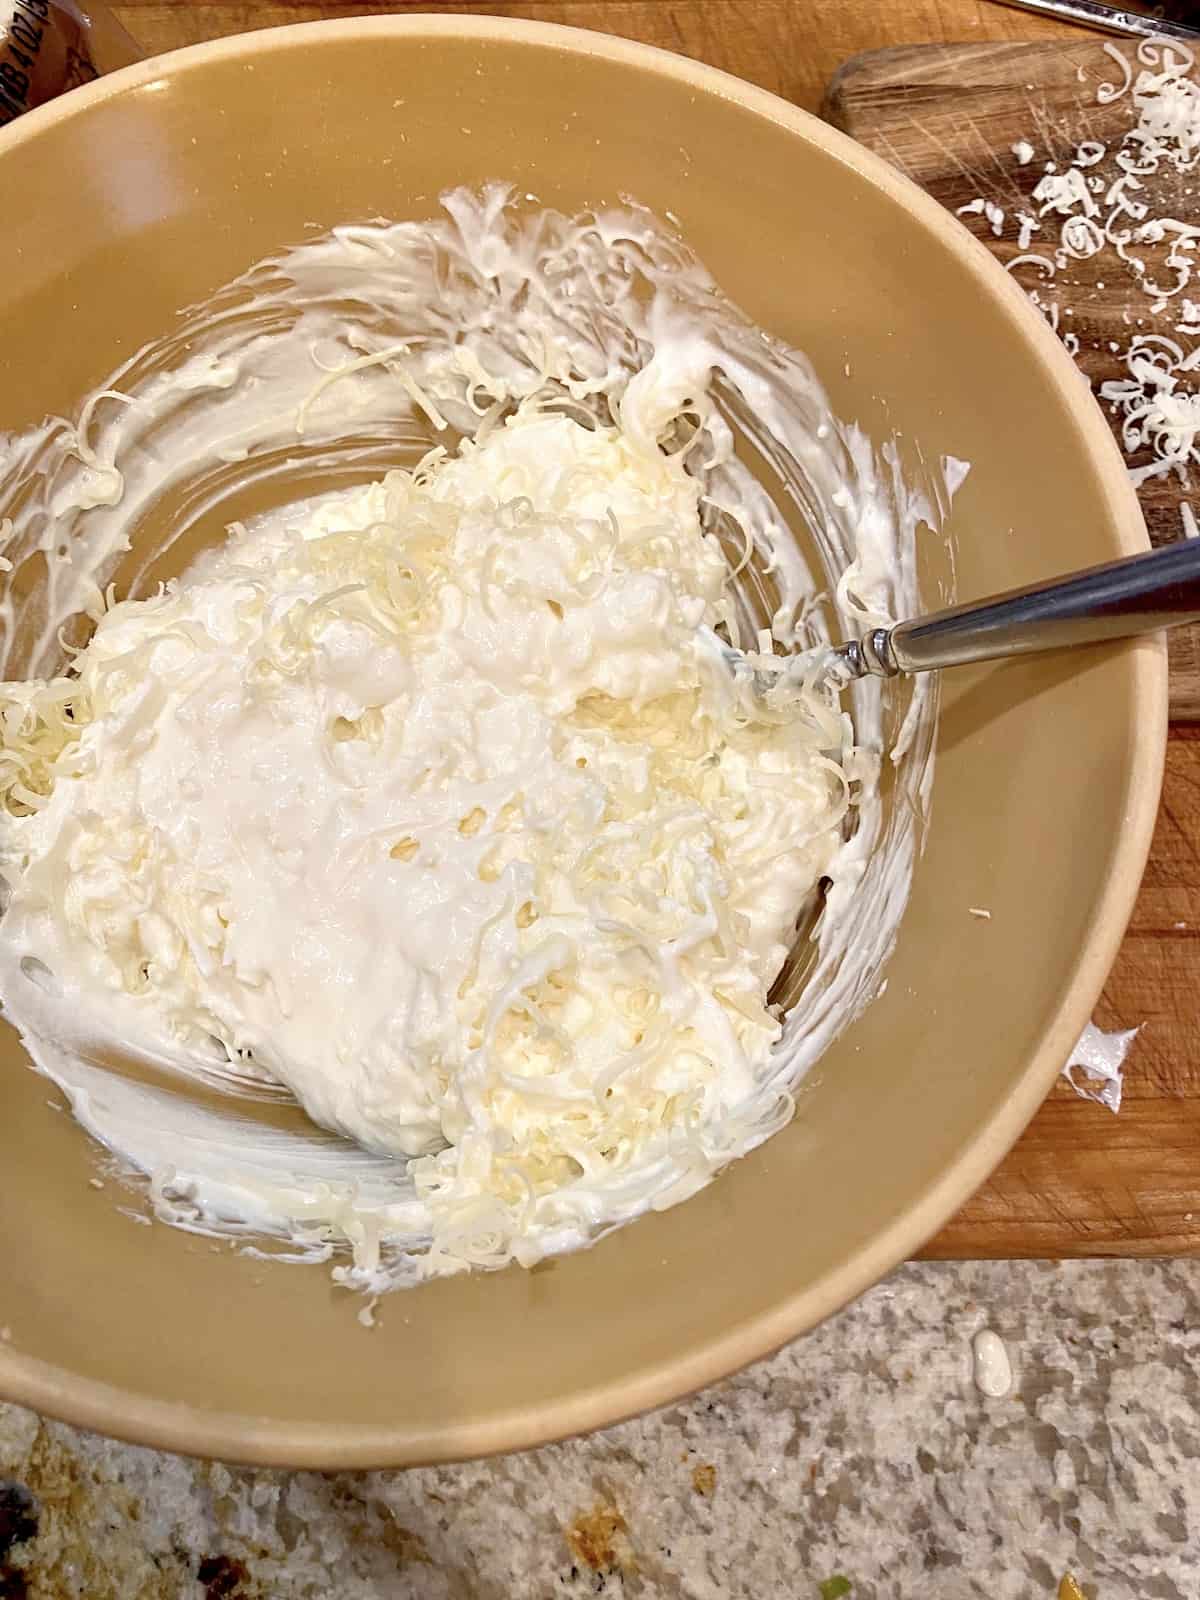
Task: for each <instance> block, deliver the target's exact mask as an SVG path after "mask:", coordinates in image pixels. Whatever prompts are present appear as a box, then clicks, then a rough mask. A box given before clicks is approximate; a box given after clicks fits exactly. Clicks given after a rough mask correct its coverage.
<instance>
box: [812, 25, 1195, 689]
mask: <svg viewBox="0 0 1200 1600" xmlns="http://www.w3.org/2000/svg"><path fill="white" fill-rule="evenodd" d="M1121 48H1122V51H1123V53H1124V54H1125V55H1126V56H1127V57H1132V56H1133V53H1134V50H1133V46H1132V44H1130V43H1123V44H1122V46H1121ZM1120 81H1121V71H1120V69H1119V67H1118V66H1117V63H1116V62H1115V61H1114V60H1113V58H1112V56H1111V55H1110V54H1109V53H1108V52H1107V51H1106V50H1105V47H1104V43H1103V42H1102V41H1100V40H1097V39H1094V38H1081V39H1079V40H1077V41H1074V42H1072V43H1065V42H1059V43H1054V44H1046V43H1042V44H1011V43H982V44H977V45H946V46H938V45H918V46H915V47H910V48H894V49H888V50H876V51H870V52H868V53H867V54H865V55H861V56H858V57H855V58H854V59H853V60H851V61H849V62H847V63H846V64H845V65H843V66H842V67H841V68H839V70H838V71H837V73H836V74H835V75H834V78H833V80H832V82H831V84H830V88H829V93H828V95H827V96H826V100H825V104H824V111H825V114H826V115H827V116H828V117H829V119H830V120H831V121H832V122H835V123H836V124H837V125H838V126H839V127H841V128H844V129H845V130H846V131H847V132H848V133H851V134H853V136H854V137H855V138H856V139H858V140H860V141H861V142H862V143H863V144H865V145H867V146H868V147H869V148H870V149H872V150H875V151H876V152H877V153H878V154H880V155H882V156H884V157H885V159H886V160H888V161H890V162H891V163H892V165H893V166H896V167H899V168H900V170H901V171H902V172H904V173H906V174H907V175H908V176H909V177H910V178H912V179H914V181H915V182H917V183H919V184H920V185H921V187H922V188H924V189H928V191H929V192H930V194H932V195H933V196H934V198H935V199H937V200H939V201H941V203H942V204H943V205H944V206H945V207H946V208H947V210H949V211H957V210H958V209H959V208H960V207H961V206H964V205H970V204H971V203H973V202H976V201H978V200H981V199H982V200H984V201H987V202H990V203H991V204H993V205H997V206H999V207H1001V209H1002V210H1003V212H1004V219H1003V221H1002V222H1001V223H1000V224H999V226H1000V227H1001V229H1002V232H1001V233H1000V234H999V235H997V234H996V233H995V232H994V231H993V228H992V225H991V224H990V223H989V221H988V219H987V218H986V217H985V216H981V215H978V214H976V215H971V216H964V218H963V220H964V222H965V223H966V224H967V226H969V227H970V228H971V231H972V232H973V233H974V234H975V235H976V236H977V237H978V238H979V239H980V240H981V241H982V242H983V243H984V244H985V245H986V246H987V247H988V249H989V250H990V251H991V252H992V254H993V255H994V256H995V257H996V258H997V260H999V261H1000V262H1002V263H1003V264H1004V265H1008V263H1010V262H1012V261H1014V260H1016V259H1017V258H1018V257H1020V256H1021V255H1023V254H1024V253H1025V252H1024V251H1022V249H1021V246H1020V241H1019V237H1018V227H1017V224H1016V221H1015V214H1016V213H1017V212H1018V211H1023V212H1025V213H1026V214H1028V215H1032V216H1035V217H1036V215H1037V212H1038V202H1037V201H1035V200H1033V198H1032V193H1033V189H1034V187H1035V186H1036V184H1037V183H1038V181H1039V179H1040V178H1041V177H1042V175H1043V173H1044V171H1045V168H1046V164H1047V163H1053V164H1054V165H1055V167H1056V168H1057V169H1058V171H1060V172H1062V171H1065V170H1066V169H1067V168H1068V167H1069V166H1070V164H1071V161H1072V158H1073V156H1074V155H1075V152H1076V149H1077V147H1078V146H1079V145H1080V143H1081V142H1083V141H1084V140H1096V141H1099V143H1101V144H1103V145H1105V146H1106V147H1109V148H1110V149H1111V148H1112V147H1114V146H1117V145H1119V143H1120V139H1121V135H1122V134H1123V133H1124V132H1125V130H1126V129H1127V128H1128V127H1129V126H1130V110H1129V102H1128V100H1127V99H1121V100H1116V101H1113V102H1112V103H1111V104H1109V105H1100V104H1098V103H1097V100H1096V90H1097V88H1098V86H1099V85H1101V84H1106V83H1119V82H1120ZM1021 142H1026V143H1028V144H1029V145H1030V146H1031V147H1032V148H1033V149H1034V151H1035V152H1036V153H1035V156H1034V159H1033V160H1030V161H1027V162H1026V163H1025V164H1022V163H1021V162H1020V161H1019V160H1018V159H1017V156H1016V154H1015V153H1014V150H1013V146H1014V145H1019V144H1020V143H1021ZM1088 175H1089V176H1093V175H1094V176H1096V177H1098V178H1100V179H1102V180H1103V181H1104V182H1105V185H1106V186H1107V184H1108V183H1109V182H1111V181H1112V179H1113V178H1115V177H1117V176H1118V175H1119V173H1118V169H1117V168H1116V167H1115V165H1114V163H1113V162H1112V160H1111V158H1109V159H1105V160H1102V161H1101V162H1100V163H1099V164H1098V165H1097V167H1096V168H1095V170H1094V174H1093V172H1092V170H1091V169H1089V174H1088ZM1141 198H1142V199H1143V200H1145V201H1148V202H1149V204H1150V215H1151V216H1155V215H1160V216H1169V217H1176V218H1178V220H1179V221H1181V222H1185V223H1189V224H1192V225H1193V226H1194V225H1197V224H1200V183H1194V182H1193V178H1192V175H1191V174H1187V175H1181V174H1179V173H1177V172H1174V171H1172V170H1167V171H1164V172H1162V173H1160V174H1158V175H1157V176H1155V177H1154V178H1151V179H1148V180H1147V187H1146V189H1145V191H1144V192H1143V194H1142V196H1141ZM1061 222H1062V219H1061V218H1057V219H1055V218H1048V219H1046V220H1045V222H1044V224H1043V227H1042V229H1041V231H1040V232H1039V233H1037V234H1034V235H1033V237H1032V239H1031V241H1030V242H1029V244H1028V245H1027V247H1026V248H1027V250H1028V251H1032V252H1041V253H1048V254H1050V255H1053V253H1054V249H1055V246H1056V245H1057V243H1058V230H1059V226H1060V225H1061ZM1167 248H1168V246H1167V245H1166V244H1164V245H1162V246H1160V247H1157V248H1147V249H1144V250H1141V251H1139V252H1138V253H1139V255H1141V256H1142V257H1143V258H1144V259H1145V260H1146V261H1147V263H1148V264H1149V270H1148V272H1147V274H1146V276H1147V277H1148V278H1149V279H1151V281H1155V282H1159V283H1167V284H1170V283H1172V282H1173V281H1174V276H1175V275H1174V273H1173V272H1172V271H1171V270H1170V269H1169V268H1168V267H1166V266H1165V265H1164V257H1165V256H1166V254H1167ZM1017 278H1018V281H1019V282H1020V283H1022V285H1023V286H1025V287H1027V288H1030V287H1032V288H1035V289H1036V290H1037V291H1038V293H1039V295H1040V296H1041V298H1042V299H1043V301H1044V302H1045V304H1046V306H1047V308H1049V307H1050V306H1051V305H1052V304H1053V305H1055V306H1056V307H1057V313H1058V316H1059V331H1060V332H1063V333H1068V334H1072V335H1074V338H1075V339H1076V340H1078V352H1077V354H1076V364H1077V365H1078V366H1079V368H1080V370H1081V371H1082V372H1083V373H1084V375H1085V377H1086V378H1087V379H1088V382H1089V383H1090V384H1091V385H1092V388H1093V390H1094V392H1095V393H1096V395H1097V396H1098V397H1099V394H1100V386H1101V384H1103V383H1105V382H1107V381H1108V380H1110V379H1114V378H1119V377H1122V376H1124V375H1125V369H1124V366H1123V363H1122V360H1121V354H1120V352H1121V351H1122V350H1124V349H1125V348H1126V347H1127V346H1128V344H1129V341H1130V339H1131V337H1133V336H1134V335H1136V334H1138V333H1152V332H1159V333H1164V334H1167V335H1169V336H1174V334H1175V325H1176V323H1177V322H1178V320H1179V316H1178V312H1177V311H1176V310H1175V307H1176V306H1177V304H1178V302H1177V301H1172V302H1171V304H1170V306H1168V307H1167V308H1166V309H1165V310H1164V312H1163V314H1162V315H1161V316H1157V317H1155V316H1153V315H1152V313H1151V309H1150V307H1151V304H1152V302H1151V300H1150V298H1149V297H1148V296H1147V295H1146V294H1145V293H1144V291H1143V290H1142V289H1140V288H1139V287H1138V284H1137V281H1136V279H1135V277H1134V275H1133V273H1132V271H1131V270H1130V269H1129V268H1128V267H1127V266H1126V265H1125V264H1124V263H1123V262H1121V261H1120V260H1119V259H1118V257H1117V255H1116V252H1115V251H1114V250H1112V249H1111V248H1107V249H1104V250H1101V251H1100V252H1099V253H1098V254H1096V255H1094V256H1092V257H1091V258H1090V259H1089V260H1085V261H1072V262H1071V263H1070V264H1069V266H1068V267H1067V268H1066V269H1064V270H1063V271H1060V272H1059V274H1058V277H1057V279H1056V280H1055V281H1054V282H1053V283H1047V282H1046V280H1045V277H1044V274H1043V272H1042V269H1041V268H1040V267H1038V266H1036V265H1034V264H1029V265H1025V266H1019V267H1018V268H1017ZM1195 294H1196V295H1200V277H1197V280H1196V288H1195ZM1106 409H1108V408H1106ZM1111 420H1112V423H1113V431H1114V433H1116V434H1117V437H1118V442H1119V439H1120V418H1119V417H1113V418H1112V419H1111ZM1149 460H1150V456H1149V453H1148V452H1147V453H1145V454H1142V455H1139V456H1137V457H1135V458H1134V461H1133V464H1134V465H1137V466H1141V465H1143V464H1145V463H1146V462H1147V461H1149ZM1140 498H1141V502H1142V510H1143V512H1144V514H1145V517H1146V525H1147V527H1148V528H1149V529H1150V536H1151V538H1152V539H1153V540H1154V542H1155V543H1156V544H1163V543H1166V542H1168V541H1170V540H1173V539H1177V538H1179V537H1180V533H1181V523H1180V515H1179V503H1180V500H1181V499H1183V498H1186V496H1185V494H1184V491H1183V490H1182V489H1181V487H1180V485H1179V483H1178V481H1177V480H1176V478H1175V477H1174V476H1173V475H1172V476H1170V477H1163V478H1156V479H1152V480H1150V481H1148V482H1147V483H1145V484H1144V485H1143V486H1142V488H1141V491H1140ZM1195 501H1196V505H1195V509H1197V510H1200V485H1197V486H1196V495H1195ZM1171 712H1172V715H1173V716H1174V717H1177V718H1181V717H1189V718H1197V717H1200V628H1186V629H1181V630H1179V631H1178V632H1177V633H1175V634H1174V635H1173V636H1172V640H1171Z"/></svg>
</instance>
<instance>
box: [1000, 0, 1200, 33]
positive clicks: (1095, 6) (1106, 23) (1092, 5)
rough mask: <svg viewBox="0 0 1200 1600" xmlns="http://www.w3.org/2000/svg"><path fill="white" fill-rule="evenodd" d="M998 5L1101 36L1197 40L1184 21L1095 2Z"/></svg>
mask: <svg viewBox="0 0 1200 1600" xmlns="http://www.w3.org/2000/svg"><path fill="white" fill-rule="evenodd" d="M1001 4H1002V5H1007V6H1013V7H1015V8H1017V9H1019V10H1021V11H1033V12H1035V13H1036V14H1037V15H1038V16H1041V17H1057V18H1058V19H1059V21H1060V22H1075V23H1078V24H1079V25H1080V26H1081V27H1084V28H1098V29H1099V30H1100V31H1101V32H1102V33H1123V34H1128V35H1130V36H1132V37H1133V38H1135V39H1180V40H1183V41H1184V42H1188V41H1195V40H1197V39H1200V28H1194V27H1192V26H1191V25H1190V24H1189V23H1186V22H1172V21H1170V20H1169V19H1168V18H1167V17H1155V16H1151V15H1150V14H1149V13H1147V12H1144V11H1122V10H1121V9H1120V8H1119V7H1117V6H1108V5H1101V4H1099V3H1098V0H1001Z"/></svg>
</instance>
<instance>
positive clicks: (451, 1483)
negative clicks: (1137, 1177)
mask: <svg viewBox="0 0 1200 1600" xmlns="http://www.w3.org/2000/svg"><path fill="white" fill-rule="evenodd" d="M986 1326H991V1327H992V1328H994V1329H995V1330H996V1331H997V1332H998V1333H1000V1334H1001V1335H1002V1337H1003V1338H1004V1340H1005V1343H1006V1345H1007V1348H1008V1351H1009V1353H1010V1355H1011V1358H1012V1362H1013V1366H1014V1371H1015V1381H1014V1386H1013V1389H1012V1392H1011V1394H1010V1395H1009V1396H1008V1397H1007V1398H1005V1399H1002V1400H989V1399H986V1398H985V1397H984V1396H983V1395H981V1394H980V1393H979V1391H978V1390H977V1389H976V1387H975V1384H974V1382H973V1380H972V1375H971V1341H972V1337H973V1336H974V1334H975V1333H976V1332H977V1331H978V1330H979V1329H980V1328H982V1327H986ZM1065 1572H1070V1573H1072V1574H1073V1575H1074V1576H1075V1577H1076V1578H1077V1579H1078V1581H1079V1583H1080V1586H1081V1589H1082V1592H1083V1593H1084V1594H1085V1595H1086V1596H1088V1597H1089V1600H1196V1597H1197V1596H1200V1261H1184V1262H1171V1263H1168V1262H1132V1261H1113V1262H1075V1263H1066V1264H1061V1265H1056V1264H1043V1263H1024V1262H1016V1263H1014V1262H975V1263H967V1264H963V1265H948V1264H938V1265H916V1266H909V1267H906V1268H904V1269H902V1270H901V1271H900V1272H898V1273H896V1274H895V1276H894V1277H892V1278H891V1279H890V1280H889V1281H888V1282H887V1283H885V1284H883V1285H881V1286H880V1287H879V1288H877V1289H875V1290H873V1291H872V1292H871V1293H870V1294H868V1295H867V1296H866V1297H865V1298H864V1299H862V1300H861V1301H859V1303H858V1304H857V1305H855V1306H853V1307H851V1308H850V1309H849V1310H848V1311H845V1312H843V1313H842V1314H841V1315H840V1316H839V1317H836V1318H834V1319H833V1321H831V1322H829V1323H828V1324H826V1326H825V1327H823V1328H821V1329H820V1330H819V1331H818V1332H816V1333H815V1334H813V1335H811V1336H810V1337H809V1338H807V1339H804V1340H801V1341H800V1342H799V1343H797V1344H795V1345H793V1346H792V1347H791V1348H790V1349H788V1350H786V1351H784V1352H783V1353H782V1354H781V1355H779V1356H777V1357H776V1358H775V1359H774V1360H772V1361H768V1362H764V1363H762V1364H761V1365H759V1366H757V1367H754V1368H752V1369H751V1370H750V1371H748V1372H745V1373H743V1374H742V1375H741V1376H740V1377H737V1378H734V1379H732V1380H730V1381H729V1382H728V1383H725V1384H722V1385H720V1386H719V1387H717V1388H714V1389H711V1390H709V1391H707V1392H706V1393H704V1394H701V1395H699V1396H698V1397H697V1398H695V1399H694V1400H690V1401H688V1402H686V1403H685V1404H683V1405H679V1406H674V1407H671V1408H669V1409H668V1410H665V1411H661V1412H658V1413H656V1414H655V1415H653V1416H650V1417H647V1418H645V1419H643V1420H641V1421H639V1422H631V1423H626V1424H624V1425H623V1426H621V1427H617V1428H612V1429H610V1430H609V1431H608V1432H606V1433H600V1434H595V1435H593V1436H592V1437H591V1438H588V1439H582V1440H577V1441H574V1442H572V1443H568V1444H564V1445H556V1446H552V1447H549V1448H547V1449H544V1450H539V1451H536V1452H534V1453H532V1454H529V1455H524V1456H511V1457H507V1458H504V1459H501V1460H496V1461H490V1462H484V1463H481V1464H478V1465H471V1466H465V1467H451V1468H438V1469H428V1470H422V1471H413V1472H379V1473H364V1474H350V1473H344V1474H337V1475H333V1476H328V1477H325V1476H321V1475H319V1474H315V1473H283V1472H267V1471H258V1470H248V1469H242V1468H227V1467H222V1466H218V1465H213V1464H210V1463H200V1462H191V1461H185V1460H182V1459H180V1458H178V1457H175V1456H164V1455H159V1454H156V1453H155V1452H153V1451H149V1450H139V1449H133V1448H130V1447H128V1446H125V1445H117V1444H111V1443H109V1442H107V1441H105V1440H101V1439H97V1438H93V1437H90V1436H88V1435H85V1434H81V1433H76V1432H74V1431H73V1430H72V1429H70V1428H66V1427H62V1426H59V1425H58V1424H55V1423H45V1422H42V1421H40V1420H39V1419H38V1418H37V1417H35V1416H34V1415H32V1413H30V1412H27V1411H22V1410H20V1409H18V1408H16V1407H12V1406H9V1407H5V1406H0V1600H51V1597H53V1600H65V1597H68V1596H69V1597H76V1596H78V1597H84V1600H110V1597H112V1600H117V1597H120V1600H318V1597H319V1600H393V1597H395V1600H426V1597H428V1600H526V1597H528V1600H550V1597H552V1596H553V1597H562V1600H569V1597H571V1596H583V1595H594V1594H600V1595H606V1596H609V1597H611V1600H617V1597H620V1596H630V1597H634V1596H636V1597H638V1600H659V1597H662V1600H667V1597H670V1600H717V1597H721V1600H727V1597H728V1600H736V1597H741V1596H745V1597H747V1600H750V1597H754V1600H775V1597H787V1600H809V1597H811V1600H821V1596H822V1584H825V1586H826V1588H825V1594H826V1595H830V1594H836V1593H839V1592H840V1593H846V1592H847V1591H846V1590H845V1586H844V1584H842V1583H840V1582H837V1581H834V1582H833V1583H830V1580H831V1579H836V1577H837V1575H839V1574H841V1575H844V1576H845V1578H846V1579H848V1580H849V1581H850V1584H851V1588H850V1590H849V1591H848V1592H849V1594H850V1595H851V1596H852V1597H853V1600H883V1597H889V1600H890V1597H893V1596H894V1597H896V1600H943V1597H945V1600H958V1597H960V1596H971V1595H979V1596H987V1597H988V1600H1032V1597H1041V1596H1048V1597H1052V1596H1054V1595H1055V1594H1056V1593H1057V1589H1058V1584H1059V1581H1060V1579H1061V1577H1062V1575H1063V1574H1064V1573H1065Z"/></svg>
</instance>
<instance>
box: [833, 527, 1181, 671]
mask: <svg viewBox="0 0 1200 1600" xmlns="http://www.w3.org/2000/svg"><path fill="white" fill-rule="evenodd" d="M1198 619H1200V539H1183V540H1181V541H1180V542H1179V543H1178V544H1172V545H1168V546H1166V548H1165V549H1162V550H1151V551H1149V552H1148V553H1147V554H1146V555H1140V556H1127V557H1126V558H1125V559H1124V560H1123V561H1110V562H1107V563H1106V564H1105V565H1104V566H1101V567H1086V568H1084V570H1083V571H1082V572H1073V573H1070V574H1068V575H1067V576H1066V577H1063V578H1056V579H1054V580H1053V581H1052V582H1050V583H1038V584H1034V585H1033V586H1032V587H1031V588H1028V589H1013V590H1011V591H1009V592H1008V593H1007V594H1001V595H995V596H993V597H992V598H991V599H988V600H978V601H973V602H971V603H970V604H969V605H964V606H951V607H950V609H949V610H947V611H935V612H933V613H932V614H931V615H930V616H927V617H917V618H914V620H913V621H911V622H898V623H896V624H895V626H893V627H891V628H875V629H873V630H872V631H871V632H870V633H868V634H866V635H864V637H863V638H862V639H860V640H856V641H855V642H854V643H853V644H850V645H846V646H843V648H842V651H841V652H840V654H842V655H843V657H844V659H845V661H846V664H847V666H848V668H849V669H850V672H851V674H852V675H853V676H855V677H863V676H865V675H867V674H868V673H870V674H873V675H874V676H876V677H882V678H891V677H895V675H896V674H897V673H899V672H929V671H932V670H933V669H934V668H935V667H955V666H965V665H966V664H967V663H969V662H972V661H994V660H996V659H998V658H999V657H1001V656H1019V655H1032V654H1035V653H1036V652H1038V651H1041V650H1062V649H1065V648H1067V647H1068V646H1070V645H1076V644H1097V643H1100V642H1102V641H1104V640H1106V639H1125V638H1128V637H1129V636H1130V635H1131V634H1137V633H1154V632H1155V631H1157V630H1158V629H1159V628H1173V627H1174V626H1175V625H1176V623H1180V622H1193V621H1196V620H1198Z"/></svg>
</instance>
